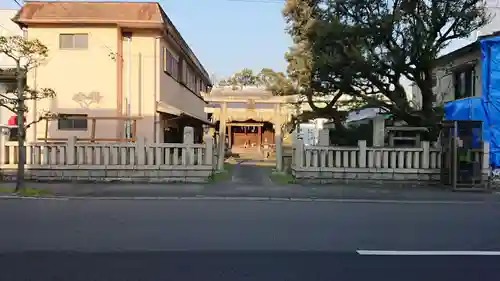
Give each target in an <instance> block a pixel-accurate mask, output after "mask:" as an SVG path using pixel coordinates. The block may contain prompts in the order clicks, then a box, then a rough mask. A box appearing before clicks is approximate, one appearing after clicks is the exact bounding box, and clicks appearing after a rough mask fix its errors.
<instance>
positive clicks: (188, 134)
mask: <svg viewBox="0 0 500 281" xmlns="http://www.w3.org/2000/svg"><path fill="white" fill-rule="evenodd" d="M183 143H187V144H193V143H194V128H193V127H184V139H183Z"/></svg>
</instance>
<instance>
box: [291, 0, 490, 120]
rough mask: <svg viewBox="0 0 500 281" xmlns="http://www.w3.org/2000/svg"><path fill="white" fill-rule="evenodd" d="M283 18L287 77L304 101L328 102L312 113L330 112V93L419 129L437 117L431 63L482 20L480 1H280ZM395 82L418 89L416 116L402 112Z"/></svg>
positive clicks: (405, 108)
mask: <svg viewBox="0 0 500 281" xmlns="http://www.w3.org/2000/svg"><path fill="white" fill-rule="evenodd" d="M284 16H285V19H286V20H287V22H288V24H289V30H288V31H289V33H290V34H291V35H292V37H293V39H294V43H295V45H294V47H292V51H291V52H290V53H289V55H288V57H289V58H288V60H289V71H290V73H291V74H292V75H295V77H297V78H298V79H300V81H301V85H302V87H303V89H306V90H307V91H306V92H305V93H306V96H308V98H309V99H311V98H312V97H314V96H318V95H323V96H324V95H329V96H331V97H332V100H331V102H330V103H329V104H328V105H327V108H322V109H318V108H315V107H313V109H315V110H319V111H323V112H325V111H326V110H327V109H328V107H332V108H335V102H336V99H338V94H346V95H351V96H353V97H355V98H357V99H362V100H363V101H365V102H366V103H368V104H371V105H375V106H380V107H384V108H386V109H388V110H389V111H391V112H392V113H393V114H394V115H395V116H396V117H397V118H400V119H402V120H405V121H406V122H407V123H408V124H410V125H414V126H426V127H432V126H434V125H435V124H436V123H438V120H439V118H441V115H440V114H439V112H437V111H436V109H435V105H434V101H435V93H433V90H432V72H433V67H434V60H435V59H436V58H437V57H438V55H439V54H440V53H441V52H442V51H443V50H444V49H445V48H446V47H447V46H448V45H449V44H450V42H451V41H452V40H454V39H459V38H467V37H468V36H469V35H470V34H471V33H472V32H473V31H475V30H477V29H478V28H479V27H481V26H483V25H485V24H486V23H487V22H488V20H489V18H488V15H487V14H486V12H485V8H484V3H483V1H482V0H457V1H453V2H450V1H447V0H411V1H410V0H392V1H387V0H374V1H373V0H372V1H364V0H342V1H329V0H287V3H286V6H285V9H284ZM402 77H406V78H407V79H408V80H410V81H411V82H414V83H415V84H416V85H417V86H418V87H419V88H420V92H421V95H422V105H421V108H420V109H419V110H414V109H413V108H412V107H411V106H410V104H411V103H410V102H411V101H409V100H408V98H407V94H406V92H405V90H404V87H403V86H402V85H401V83H400V81H401V78H402ZM335 93H337V95H334V94H335ZM380 96H382V97H383V98H382V99H381V98H380Z"/></svg>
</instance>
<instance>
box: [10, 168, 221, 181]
mask: <svg viewBox="0 0 500 281" xmlns="http://www.w3.org/2000/svg"><path fill="white" fill-rule="evenodd" d="M1 172H2V176H3V180H4V181H14V180H15V179H16V173H17V170H15V169H7V170H6V169H3V170H2V171H1ZM211 176H212V169H206V170H189V169H186V170H181V169H177V170H151V169H123V170H121V169H99V170H94V169H29V170H26V173H25V179H26V180H35V181H77V182H115V181H119V182H142V183H203V182H208V181H209V179H210V177H211Z"/></svg>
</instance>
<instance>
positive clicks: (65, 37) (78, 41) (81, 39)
mask: <svg viewBox="0 0 500 281" xmlns="http://www.w3.org/2000/svg"><path fill="white" fill-rule="evenodd" d="M88 47H89V35H88V34H59V48H60V49H87V48H88Z"/></svg>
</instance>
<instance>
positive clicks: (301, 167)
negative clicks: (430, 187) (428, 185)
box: [292, 140, 490, 182]
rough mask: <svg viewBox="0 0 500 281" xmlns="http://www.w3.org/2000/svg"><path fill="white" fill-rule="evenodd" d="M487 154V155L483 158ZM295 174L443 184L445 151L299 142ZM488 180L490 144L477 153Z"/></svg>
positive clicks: (295, 150) (426, 144)
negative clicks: (305, 144)
mask: <svg viewBox="0 0 500 281" xmlns="http://www.w3.org/2000/svg"><path fill="white" fill-rule="evenodd" d="M481 154H483V155H481ZM292 158H293V161H292V173H293V175H294V176H295V178H296V179H297V180H299V181H300V180H313V181H319V182H331V181H338V180H356V179H357V180H397V181H416V180H418V181H439V180H440V173H441V151H440V149H437V148H432V147H431V146H430V145H429V142H425V141H423V142H422V145H421V147H414V148H400V147H394V148H390V147H367V146H366V141H365V140H361V141H359V142H358V146H357V147H343V146H321V145H318V146H304V143H303V142H302V140H298V141H297V143H296V144H295V145H294V147H293V156H292ZM473 159H474V160H475V162H476V163H478V164H479V165H481V169H482V173H483V175H484V177H485V178H487V177H488V175H489V171H490V167H489V166H490V165H489V144H488V143H484V148H483V149H480V150H478V151H475V152H473Z"/></svg>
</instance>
